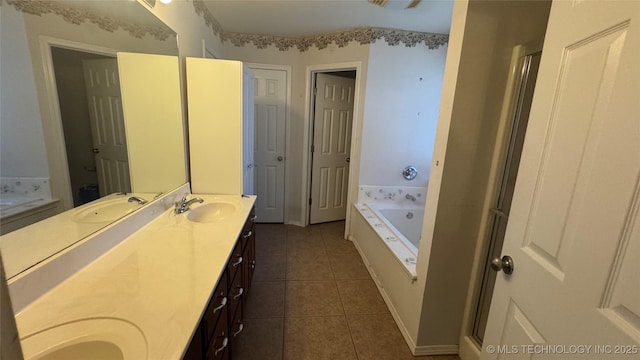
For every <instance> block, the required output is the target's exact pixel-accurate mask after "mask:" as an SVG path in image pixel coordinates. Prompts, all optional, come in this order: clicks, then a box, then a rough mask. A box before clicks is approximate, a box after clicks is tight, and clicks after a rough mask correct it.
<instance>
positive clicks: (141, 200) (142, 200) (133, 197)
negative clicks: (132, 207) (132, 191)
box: [127, 196, 148, 205]
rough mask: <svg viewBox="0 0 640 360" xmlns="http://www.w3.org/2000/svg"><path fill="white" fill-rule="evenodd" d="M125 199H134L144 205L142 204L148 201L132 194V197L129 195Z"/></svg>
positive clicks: (131, 200)
mask: <svg viewBox="0 0 640 360" xmlns="http://www.w3.org/2000/svg"><path fill="white" fill-rule="evenodd" d="M127 201H128V202H134V201H135V202H137V203H138V204H140V205H144V204H146V203H148V201H147V200H145V199H143V198H141V197H138V196H132V197H130V198H129V200H127Z"/></svg>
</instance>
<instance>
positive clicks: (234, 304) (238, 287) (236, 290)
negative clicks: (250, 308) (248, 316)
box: [229, 271, 246, 316]
mask: <svg viewBox="0 0 640 360" xmlns="http://www.w3.org/2000/svg"><path fill="white" fill-rule="evenodd" d="M242 278H243V277H242V271H239V272H238V274H237V275H236V277H235V278H234V279H233V283H231V287H229V303H230V304H229V311H230V312H229V316H231V315H232V314H235V313H236V311H237V308H238V304H240V303H242V299H243V298H244V293H245V291H246V289H245V288H244V284H243V283H242Z"/></svg>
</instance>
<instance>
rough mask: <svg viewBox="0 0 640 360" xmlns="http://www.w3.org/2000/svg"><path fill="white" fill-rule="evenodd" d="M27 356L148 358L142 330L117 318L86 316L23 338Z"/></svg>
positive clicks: (42, 359) (52, 359) (46, 359)
mask: <svg viewBox="0 0 640 360" xmlns="http://www.w3.org/2000/svg"><path fill="white" fill-rule="evenodd" d="M20 343H21V345H22V351H23V353H24V358H25V359H28V360H30V359H33V360H66V359H92V360H127V359H146V358H147V341H146V338H145V337H144V335H143V334H142V332H141V331H140V329H138V327H136V326H135V325H133V324H132V323H130V322H127V321H125V320H120V319H115V318H97V319H83V320H78V321H73V322H70V323H65V324H61V325H57V326H54V327H51V328H48V329H45V330H42V331H39V332H36V333H34V334H31V335H29V336H26V337H24V338H23V339H21V340H20Z"/></svg>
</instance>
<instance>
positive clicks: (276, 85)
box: [251, 68, 287, 223]
mask: <svg viewBox="0 0 640 360" xmlns="http://www.w3.org/2000/svg"><path fill="white" fill-rule="evenodd" d="M251 70H252V72H253V75H254V77H255V87H254V91H255V96H254V101H255V122H256V128H255V132H256V143H255V158H254V160H255V166H254V171H255V174H256V195H258V198H257V200H256V215H257V216H258V221H259V222H266V223H281V222H284V191H285V183H284V170H285V168H284V164H285V161H286V159H285V158H284V155H285V139H286V137H285V135H286V128H285V126H286V109H287V72H286V71H284V70H267V69H258V68H252V69H251Z"/></svg>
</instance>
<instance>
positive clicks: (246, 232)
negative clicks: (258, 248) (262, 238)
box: [240, 208, 256, 249]
mask: <svg viewBox="0 0 640 360" xmlns="http://www.w3.org/2000/svg"><path fill="white" fill-rule="evenodd" d="M255 219H256V211H255V208H254V209H252V210H251V213H250V214H249V218H248V219H247V221H246V222H245V224H244V227H243V228H242V232H241V233H240V240H241V241H242V248H243V249H244V248H245V246H246V245H247V242H248V241H249V238H250V237H251V236H252V235H253V234H255V229H254V220H255Z"/></svg>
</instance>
